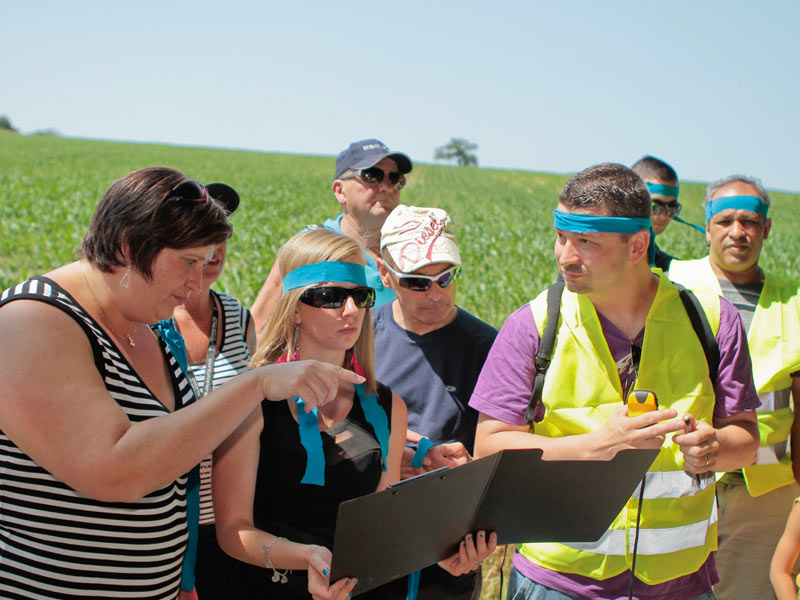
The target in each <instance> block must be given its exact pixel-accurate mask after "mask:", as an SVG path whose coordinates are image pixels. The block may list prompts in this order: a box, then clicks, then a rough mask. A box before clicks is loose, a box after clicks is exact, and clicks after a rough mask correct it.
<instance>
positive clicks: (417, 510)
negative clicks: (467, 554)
mask: <svg viewBox="0 0 800 600" xmlns="http://www.w3.org/2000/svg"><path fill="white" fill-rule="evenodd" d="M658 452H659V451H658V450H657V449H655V450H623V451H621V452H619V453H618V454H617V455H616V456H615V457H614V458H613V459H612V460H608V461H578V460H560V461H545V460H542V458H541V456H542V451H541V450H538V449H530V450H504V451H502V452H499V453H497V454H494V455H491V456H487V457H486V458H483V459H481V460H476V461H472V462H470V463H467V464H465V465H462V466H459V467H456V468H454V469H444V470H438V471H432V472H430V473H426V474H425V475H421V476H419V477H414V478H411V479H406V480H404V481H401V482H399V483H398V484H395V485H393V486H392V487H390V488H389V489H387V490H384V491H382V492H378V493H375V494H370V495H368V496H362V497H360V498H355V499H353V500H348V501H346V502H342V503H341V504H340V505H339V514H338V518H337V521H336V533H335V537H334V542H333V564H332V566H331V578H330V580H331V581H336V580H338V579H341V578H342V577H357V578H358V585H356V587H355V589H354V590H353V593H354V595H358V594H361V593H363V592H367V591H369V590H371V589H373V588H375V587H378V586H379V585H383V584H384V583H388V582H389V581H392V580H394V579H397V578H398V577H402V576H404V575H408V574H409V573H412V572H413V571H416V570H419V569H422V568H424V567H427V566H429V565H432V564H434V563H436V562H438V561H440V560H442V559H443V558H446V557H448V556H450V555H452V554H453V553H454V552H455V551H456V550H457V548H458V543H459V542H460V540H461V539H462V538H463V537H464V535H465V534H467V533H468V532H474V531H477V530H479V529H483V530H485V531H496V532H497V537H498V543H500V544H511V543H520V542H590V541H595V540H597V539H599V538H600V536H602V535H603V533H604V532H605V531H606V529H608V527H609V525H611V522H612V521H613V520H614V517H616V516H617V514H618V513H619V511H620V510H621V509H622V507H623V506H624V505H625V502H627V500H628V499H629V498H630V497H631V495H632V494H633V491H634V490H635V489H636V486H637V485H638V483H639V482H640V481H641V480H642V478H643V477H644V475H645V473H646V472H647V469H648V468H649V467H650V465H651V464H652V462H653V461H654V460H655V458H656V456H657V455H658Z"/></svg>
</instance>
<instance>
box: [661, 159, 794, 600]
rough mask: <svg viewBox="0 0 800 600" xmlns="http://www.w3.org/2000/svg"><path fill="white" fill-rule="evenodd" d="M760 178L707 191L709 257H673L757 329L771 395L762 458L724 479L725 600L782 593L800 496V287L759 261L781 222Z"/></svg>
mask: <svg viewBox="0 0 800 600" xmlns="http://www.w3.org/2000/svg"><path fill="white" fill-rule="evenodd" d="M769 206H770V199H769V194H768V193H767V191H766V190H765V189H764V187H763V186H762V185H761V182H760V181H759V180H758V179H755V178H751V177H745V176H741V175H734V176H732V177H728V178H726V179H723V180H721V181H718V182H716V183H713V184H711V185H710V186H709V188H708V190H707V192H706V200H705V208H706V238H707V239H708V242H709V244H710V251H709V254H708V256H706V257H704V258H701V259H699V260H689V261H677V260H676V261H673V262H672V268H671V271H670V278H672V279H673V280H674V281H677V282H679V283H682V284H683V285H685V286H686V287H688V288H691V289H692V290H695V291H697V292H701V291H702V292H711V293H716V294H720V295H722V296H723V297H724V298H726V299H727V300H729V301H730V302H731V303H732V304H733V305H734V306H735V307H736V308H737V309H738V311H739V315H740V316H741V317H742V321H743V322H744V324H745V328H746V330H747V339H748V343H749V346H750V357H751V360H752V363H753V379H754V381H755V385H756V390H757V391H758V395H759V397H760V399H761V408H759V410H758V428H759V433H760V437H761V446H760V448H759V450H758V457H757V459H756V462H755V464H753V465H750V466H747V467H745V468H744V469H741V470H735V471H728V472H726V473H725V474H724V475H723V476H722V477H721V479H720V481H719V483H718V484H717V495H718V498H719V525H718V533H719V551H718V552H717V568H718V569H719V574H720V583H719V584H718V585H716V586H715V587H714V591H715V593H716V594H717V596H718V597H719V598H720V599H721V600H726V599H732V598H759V599H761V598H774V593H773V591H772V586H771V585H770V581H769V564H770V559H771V558H772V553H773V552H774V551H775V545H776V544H777V542H778V539H779V538H780V536H781V533H782V532H783V528H784V525H785V524H786V518H787V516H788V515H789V512H790V510H791V508H792V501H793V500H794V498H796V497H797V496H798V495H800V486H798V485H797V483H796V481H795V477H796V476H797V475H798V474H800V452H790V451H789V450H790V449H789V447H788V446H789V442H788V440H789V435H790V433H791V434H792V439H800V419H798V418H797V417H796V415H797V413H796V412H795V411H796V410H797V408H796V407H797V405H798V400H799V399H800V378H798V377H797V376H798V375H800V372H799V371H800V290H799V289H798V288H799V287H800V285H798V282H797V281H795V280H792V279H790V278H788V277H785V276H782V275H778V274H776V273H769V272H766V271H764V270H763V269H762V268H761V267H760V266H759V264H758V259H759V257H760V255H761V249H762V247H763V243H764V241H765V240H766V239H767V236H768V235H769V232H770V229H771V227H772V220H771V219H770V218H768V211H769Z"/></svg>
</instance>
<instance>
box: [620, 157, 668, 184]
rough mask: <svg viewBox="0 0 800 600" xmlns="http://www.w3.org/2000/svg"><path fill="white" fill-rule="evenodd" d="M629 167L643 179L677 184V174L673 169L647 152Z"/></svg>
mask: <svg viewBox="0 0 800 600" xmlns="http://www.w3.org/2000/svg"><path fill="white" fill-rule="evenodd" d="M631 169H633V172H634V173H636V174H637V175H638V176H639V177H641V178H642V179H644V180H648V179H651V180H652V179H657V180H658V181H663V182H665V183H667V184H668V185H678V174H677V173H676V172H675V169H673V168H672V167H671V166H669V165H668V164H667V163H665V162H664V161H663V160H661V159H660V158H656V157H655V156H650V155H649V154H648V155H646V156H643V157H642V158H640V159H639V160H637V161H636V162H635V163H633V166H632V167H631Z"/></svg>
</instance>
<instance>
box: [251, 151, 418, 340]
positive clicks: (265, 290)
mask: <svg viewBox="0 0 800 600" xmlns="http://www.w3.org/2000/svg"><path fill="white" fill-rule="evenodd" d="M412 168H413V165H412V164H411V159H410V158H408V156H406V155H405V154H403V153H402V152H393V151H391V150H389V147H388V146H386V144H384V143H383V142H381V141H380V140H376V139H367V140H360V141H358V142H353V143H352V144H350V145H349V146H348V147H347V148H345V149H344V150H342V151H341V152H340V153H339V156H338V157H337V158H336V170H335V171H334V174H333V184H332V189H333V195H334V196H336V200H337V201H338V202H339V204H340V205H341V207H342V214H340V215H339V216H338V217H336V218H333V219H327V220H326V221H325V222H324V223H322V225H321V226H322V227H324V228H326V229H331V230H332V231H336V232H337V233H343V234H344V235H347V236H349V237H351V238H353V239H356V240H358V241H359V242H361V244H362V246H364V249H365V252H364V254H365V256H366V270H367V285H369V286H370V287H372V288H375V306H380V305H381V304H383V303H384V302H388V301H389V300H393V299H394V294H392V291H391V290H390V289H388V288H386V287H384V285H383V284H382V283H381V279H380V276H379V274H378V266H377V264H376V263H375V258H376V257H377V256H378V246H379V243H380V231H381V225H383V222H384V221H385V220H386V217H387V216H388V214H389V213H390V212H392V209H393V208H394V207H395V206H397V203H398V202H399V201H400V190H402V189H403V187H404V186H405V184H406V174H407V173H410V172H411V169H412ZM282 289H283V288H282V287H281V276H280V270H279V268H278V262H277V261H276V262H275V264H274V265H273V266H272V269H271V270H270V272H269V275H268V276H267V280H266V281H265V282H264V285H263V286H262V287H261V290H260V291H259V292H258V296H257V297H256V300H255V302H254V303H253V306H252V307H251V309H250V312H251V314H252V315H253V320H254V321H255V324H256V333H258V332H260V331H261V330H262V329H263V327H264V324H265V323H266V322H267V320H268V319H269V315H270V313H271V312H272V308H273V307H274V306H275V303H276V302H277V301H278V298H279V297H280V295H281V292H282Z"/></svg>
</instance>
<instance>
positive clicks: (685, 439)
mask: <svg viewBox="0 0 800 600" xmlns="http://www.w3.org/2000/svg"><path fill="white" fill-rule="evenodd" d="M686 417H687V418H686V419H685V420H684V421H682V423H684V431H685V433H680V434H678V435H676V436H674V437H673V438H672V441H673V442H675V443H676V444H678V445H679V446H680V448H681V452H682V453H683V469H684V470H685V471H686V472H687V473H689V474H691V475H698V474H701V473H707V472H708V471H713V470H714V465H715V464H716V459H717V456H719V440H717V430H716V429H714V427H712V426H711V425H709V424H708V423H706V422H704V421H698V420H696V419H695V418H694V417H693V416H692V415H686Z"/></svg>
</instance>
